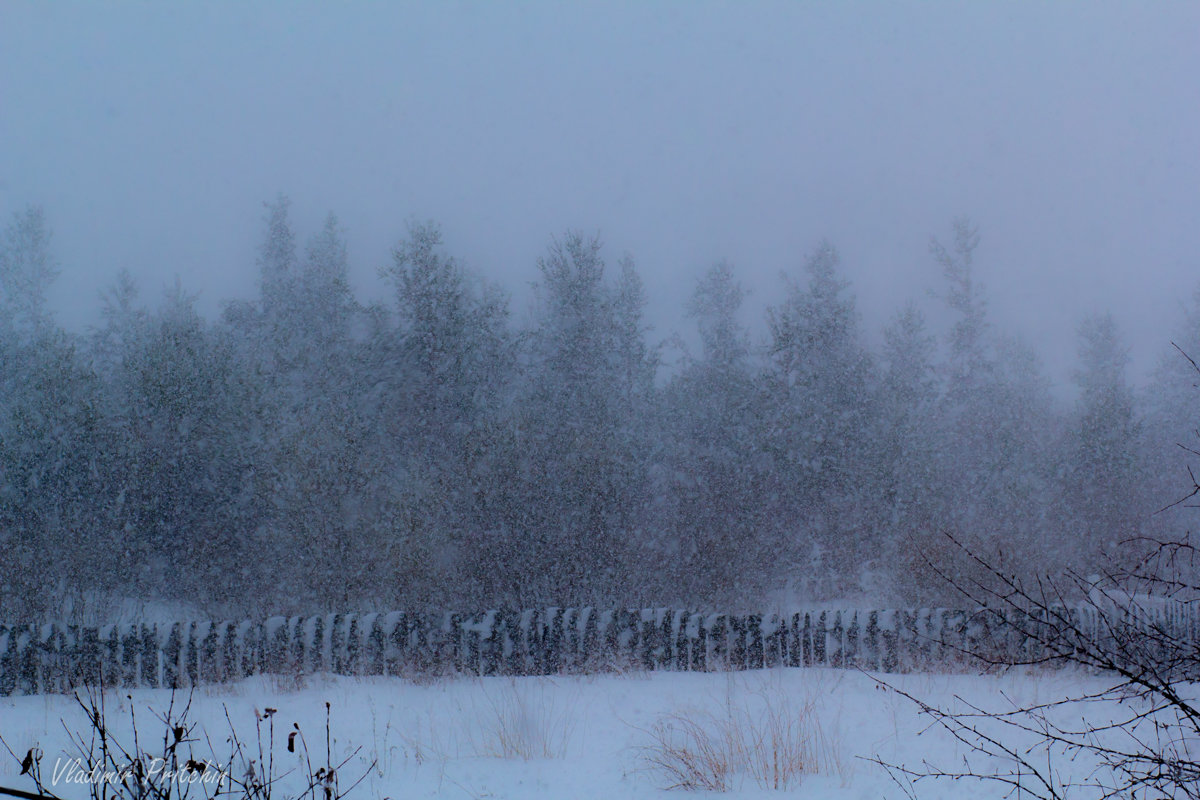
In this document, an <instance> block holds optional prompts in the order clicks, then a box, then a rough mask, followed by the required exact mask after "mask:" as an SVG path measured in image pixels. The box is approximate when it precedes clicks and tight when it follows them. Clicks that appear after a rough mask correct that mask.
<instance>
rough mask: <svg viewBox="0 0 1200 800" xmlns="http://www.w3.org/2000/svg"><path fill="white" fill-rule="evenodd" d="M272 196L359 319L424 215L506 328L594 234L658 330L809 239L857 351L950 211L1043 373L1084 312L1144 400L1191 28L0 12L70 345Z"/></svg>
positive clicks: (232, 235)
mask: <svg viewBox="0 0 1200 800" xmlns="http://www.w3.org/2000/svg"><path fill="white" fill-rule="evenodd" d="M279 192H284V193H286V194H288V195H290V196H291V198H292V199H293V201H294V210H295V221H296V223H297V227H298V228H299V229H301V231H303V232H307V231H310V230H312V229H315V228H316V226H317V225H319V223H320V221H321V219H322V218H323V216H324V214H325V213H326V212H327V211H329V210H333V211H335V212H336V213H337V214H338V215H339V217H340V218H341V220H342V222H343V224H344V225H345V227H346V228H347V230H348V233H349V241H350V247H351V258H352V261H353V270H354V272H353V277H354V280H355V285H356V291H357V293H358V295H359V296H360V297H361V298H364V299H366V298H373V297H379V296H381V294H382V292H383V291H384V290H383V287H382V285H381V284H380V282H379V279H378V278H377V270H378V268H379V267H380V266H381V265H382V264H384V263H385V262H386V261H387V260H388V258H389V256H388V253H389V250H390V248H391V246H392V245H393V244H395V242H396V240H397V239H398V238H400V237H401V236H402V234H403V232H404V229H405V222H406V221H407V220H410V219H413V218H419V219H425V218H433V219H436V220H438V221H439V222H441V223H442V225H443V228H444V230H445V233H446V238H447V242H448V245H449V249H450V250H451V251H452V252H453V253H454V254H456V255H457V256H459V257H460V258H462V259H463V260H464V261H465V262H466V263H467V264H468V265H470V266H471V267H472V268H474V269H475V270H477V271H479V272H481V273H483V274H485V275H487V276H489V277H492V278H494V279H496V280H498V281H499V282H501V283H502V284H503V285H505V286H506V287H507V288H508V289H509V290H510V291H511V292H512V294H513V295H514V311H515V312H516V315H517V318H518V319H522V318H523V317H524V309H525V308H526V306H527V296H528V291H527V287H528V284H529V282H530V281H532V280H534V279H535V278H536V275H537V273H536V267H535V263H536V259H537V257H538V256H539V254H541V253H542V252H543V251H544V249H545V246H546V244H547V242H548V241H549V239H550V237H551V236H552V235H554V234H561V233H562V232H563V231H565V230H567V229H581V230H584V231H589V232H599V233H600V234H601V235H602V237H603V239H604V241H605V242H606V244H607V248H608V251H607V252H608V255H609V256H610V261H613V262H615V261H616V259H617V258H618V257H619V256H620V255H621V254H622V253H624V252H629V253H631V254H632V255H633V256H634V258H635V260H636V261H637V263H638V265H639V268H640V270H641V272H642V275H643V277H644V279H645V281H646V285H647V291H648V294H649V299H650V313H651V316H652V320H653V322H654V324H655V328H656V330H655V334H654V335H655V336H656V337H658V338H662V337H665V336H667V335H669V334H670V333H671V332H672V331H673V330H675V329H680V328H683V327H684V326H685V324H686V323H685V321H684V320H683V319H682V311H681V309H682V306H683V301H684V299H685V298H686V296H687V295H688V294H689V293H690V290H691V287H692V285H693V283H694V281H695V278H696V277H697V276H698V275H699V274H700V273H701V272H702V271H703V270H704V269H705V268H706V267H707V266H709V265H710V264H711V263H713V262H714V261H716V260H717V259H719V258H727V259H728V260H730V261H731V262H732V263H733V264H734V265H735V267H736V268H737V270H738V273H739V274H740V276H741V279H742V280H743V282H744V283H745V284H746V285H747V286H748V287H750V288H751V290H752V294H751V297H750V300H749V305H750V308H751V313H752V315H753V316H755V317H761V313H760V312H761V309H762V307H763V306H765V305H766V304H769V303H771V302H774V301H775V299H776V298H777V297H778V294H779V291H780V286H781V283H780V279H779V276H780V273H781V272H784V271H789V272H792V273H796V272H798V270H799V268H800V266H801V264H802V263H803V259H804V256H805V254H806V253H807V252H808V251H810V250H811V249H812V248H813V246H814V245H815V244H816V243H817V242H818V241H819V240H820V239H821V238H822V237H828V238H829V239H830V240H831V241H833V242H834V244H835V245H837V247H838V248H839V249H840V251H841V253H842V256H843V261H844V265H845V270H846V274H847V276H848V277H849V278H850V279H852V280H853V282H854V290H855V292H856V294H857V296H858V299H859V303H860V308H861V310H862V312H863V319H864V323H865V326H866V329H867V330H868V331H869V332H871V334H872V335H875V332H877V331H878V329H879V328H880V327H881V326H882V325H883V324H884V323H885V322H886V321H887V319H888V317H890V315H891V314H892V313H893V312H894V311H895V310H896V309H897V307H898V306H899V305H900V304H901V303H902V302H903V301H904V300H906V299H908V298H913V299H915V300H917V301H918V302H920V303H921V304H923V305H925V306H927V307H929V308H931V309H932V308H934V307H935V306H936V301H935V300H933V299H932V298H930V297H929V294H928V293H929V290H930V289H935V288H936V287H937V286H938V277H939V276H938V272H937V269H936V267H935V266H934V264H933V262H932V261H931V259H930V257H929V255H928V241H929V237H930V235H932V234H938V235H942V236H948V234H949V227H950V220H951V219H952V217H954V216H955V215H960V214H966V215H969V216H970V217H972V218H973V219H974V220H975V221H976V222H977V223H978V224H979V226H980V228H981V230H982V233H983V244H982V246H981V249H980V252H979V262H978V268H979V271H980V276H981V278H982V280H983V282H984V283H985V285H986V287H987V290H988V293H989V296H990V301H991V310H992V312H993V314H994V318H995V319H996V321H997V323H998V324H1000V325H1001V326H1006V327H1019V328H1020V330H1022V331H1023V333H1024V335H1025V336H1026V337H1027V338H1028V339H1030V340H1031V341H1032V342H1034V343H1035V344H1036V346H1037V347H1038V349H1039V350H1040V352H1041V353H1042V355H1043V357H1044V360H1045V362H1046V364H1047V366H1048V369H1049V372H1050V374H1051V375H1052V376H1053V377H1055V379H1057V380H1059V381H1064V380H1065V379H1066V376H1067V375H1068V373H1069V371H1070V369H1071V364H1072V360H1073V358H1074V352H1075V333H1074V331H1075V327H1076V325H1077V323H1078V321H1079V319H1080V318H1081V317H1082V316H1083V315H1084V314H1086V313H1088V312H1089V311H1093V310H1098V309H1105V308H1109V309H1111V310H1113V311H1114V312H1115V313H1116V314H1117V316H1118V319H1119V320H1120V322H1121V323H1122V325H1123V327H1124V328H1125V330H1126V332H1127V334H1128V335H1129V339H1130V343H1131V345H1132V347H1133V354H1134V357H1135V359H1137V362H1138V373H1139V375H1140V374H1141V373H1143V372H1144V371H1145V369H1146V366H1147V365H1149V364H1151V363H1152V362H1153V360H1154V359H1156V358H1157V357H1158V356H1159V355H1160V354H1161V353H1162V352H1163V350H1164V348H1165V347H1166V346H1167V343H1168V342H1169V340H1170V338H1171V336H1172V333H1173V325H1174V324H1175V323H1176V322H1177V320H1178V316H1179V309H1180V308H1181V304H1182V302H1183V301H1184V300H1186V299H1187V298H1188V297H1189V296H1190V293H1191V292H1192V291H1193V290H1195V289H1196V288H1197V285H1198V284H1200V269H1198V267H1200V258H1198V254H1200V3H1195V2H1186V3H1184V2H1180V3H1127V4H1106V3H1097V2H1088V3H1069V4H1067V3H1032V2H1029V3H1007V2H1006V3H995V4H991V5H985V4H983V3H974V2H973V3H963V2H956V3H945V4H938V3H920V4H911V5H909V4H903V3H891V2H889V3H884V2H877V3H874V2H873V3H846V2H838V3H783V4H768V3H696V2H677V3H651V2H640V3H628V4H621V3H611V4H586V5H585V4H578V3H544V4H542V3H529V4H512V3H491V4H483V3H448V2H439V3H433V2H430V3H427V4H402V3H356V4H346V3H322V4H301V3H295V2H287V3H284V2H278V3H267V2H258V3H249V2H228V3H219V2H218V3H214V2H206V3H183V2H160V3H146V4H138V3H131V2H122V3H100V2H89V3H63V2H29V3H25V2H17V0H3V2H0V212H2V213H3V214H4V216H5V217H6V218H7V217H8V216H9V215H10V214H11V213H12V212H13V211H15V210H17V209H20V208H22V207H23V206H25V205H26V204H28V203H39V204H41V205H43V206H44V207H45V209H46V212H47V214H48V217H49V219H50V221H51V223H52V225H53V228H54V230H55V234H56V252H57V255H58V257H59V260H60V261H61V263H62V278H61V279H60V282H59V284H58V286H57V289H56V295H57V299H58V300H59V302H60V306H59V308H60V319H61V320H62V321H63V322H64V323H65V324H66V325H67V326H68V327H71V328H75V329H82V328H83V327H84V326H86V325H87V324H89V323H91V322H93V321H95V319H96V317H97V310H98V308H99V304H98V302H97V299H96V298H97V295H98V292H99V291H100V289H101V288H102V287H104V286H106V285H108V284H109V283H110V282H111V280H112V278H113V277H114V275H115V274H116V272H117V271H118V270H119V269H120V268H122V267H126V268H128V269H129V270H130V271H131V272H132V273H133V274H134V275H135V276H136V277H137V278H138V279H139V281H140V283H141V285H142V286H143V289H144V291H145V293H146V295H147V296H148V297H149V298H150V299H152V300H155V301H157V298H158V297H159V295H160V289H161V288H162V287H163V286H165V285H167V284H169V283H171V282H173V280H174V276H175V275H179V276H180V277H181V278H182V280H183V283H184V285H185V287H187V288H191V289H193V290H196V291H199V292H200V293H201V307H202V308H203V309H204V310H205V311H206V312H208V313H209V314H215V313H216V312H217V311H218V309H219V308H220V305H221V302H222V301H223V300H226V299H231V298H234V297H248V296H251V295H252V294H253V292H254V289H255V250H256V247H257V243H258V239H259V236H260V232H261V221H262V212H263V209H262V202H263V200H265V199H268V198H271V197H274V196H275V195H276V194H277V193H279Z"/></svg>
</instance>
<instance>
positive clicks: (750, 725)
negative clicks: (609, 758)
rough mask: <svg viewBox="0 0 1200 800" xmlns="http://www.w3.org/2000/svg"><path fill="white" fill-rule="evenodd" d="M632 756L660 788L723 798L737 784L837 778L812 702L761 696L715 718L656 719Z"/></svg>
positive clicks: (685, 714) (731, 704) (834, 757)
mask: <svg viewBox="0 0 1200 800" xmlns="http://www.w3.org/2000/svg"><path fill="white" fill-rule="evenodd" d="M645 732H646V733H647V734H648V736H649V743H648V744H646V745H644V746H642V747H641V748H639V749H638V753H639V757H640V759H641V761H642V764H643V765H644V766H645V767H646V768H647V769H648V770H650V771H651V772H654V773H657V774H658V775H660V776H661V777H662V778H663V780H664V787H663V788H667V789H690V790H703V791H716V792H723V791H729V790H731V789H733V788H734V781H735V779H736V778H737V777H739V776H740V777H743V778H746V779H749V780H752V781H754V783H755V784H757V785H758V786H759V787H760V788H762V789H787V788H789V787H791V786H793V785H795V784H796V783H797V782H799V780H800V779H801V777H802V776H803V775H806V774H811V773H815V772H831V773H834V774H839V775H842V774H844V767H843V765H842V763H841V759H840V757H839V756H838V754H837V752H836V750H835V748H834V747H833V746H832V743H831V741H830V739H829V738H828V737H827V736H826V735H825V733H824V731H823V730H822V727H821V724H820V720H819V718H818V716H817V713H816V709H815V704H814V703H813V702H812V701H806V702H795V701H793V699H792V698H790V697H789V696H787V695H777V694H775V693H771V692H768V691H766V690H760V691H756V692H752V693H750V694H749V695H748V696H742V697H738V698H735V697H734V696H733V695H732V694H730V695H728V696H727V697H726V701H725V703H724V705H723V707H722V708H721V710H720V711H719V712H713V711H704V710H697V709H691V710H687V711H676V712H672V713H669V714H664V715H662V716H660V717H659V718H658V719H657V720H656V721H655V722H654V723H653V724H652V725H651V726H650V728H649V729H648V730H646V731H645Z"/></svg>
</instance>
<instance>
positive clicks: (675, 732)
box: [0, 669, 1101, 800]
mask: <svg viewBox="0 0 1200 800" xmlns="http://www.w3.org/2000/svg"><path fill="white" fill-rule="evenodd" d="M885 677H886V680H888V681H889V682H890V683H892V684H893V685H895V686H896V687H898V688H900V689H902V690H904V691H906V692H909V693H911V694H913V695H915V696H918V697H921V698H923V699H928V700H929V701H931V702H937V703H945V704H949V703H952V702H955V697H956V696H959V697H962V698H964V699H966V700H969V701H971V702H974V703H976V704H978V705H982V706H989V707H993V708H1005V707H1011V703H1013V702H1018V703H1024V702H1034V701H1047V700H1050V699H1053V698H1056V697H1060V696H1062V695H1064V694H1066V693H1077V692H1080V691H1081V690H1086V689H1088V688H1100V685H1101V682H1100V681H1099V679H1097V678H1090V677H1086V676H1080V675H1079V674H1078V673H1043V674H1026V673H1009V674H1005V675H998V676H995V675H994V676H978V675H945V674H914V675H891V676H885ZM293 683H294V682H293ZM1092 684H1095V686H1092ZM169 699H170V692H168V691H165V690H137V691H133V692H128V693H127V692H110V693H109V694H108V695H107V698H106V703H107V708H106V713H107V716H108V719H109V720H110V726H112V727H113V729H114V730H115V731H117V732H118V735H120V734H119V732H120V731H128V728H129V725H130V723H129V716H130V711H131V710H132V711H133V712H134V713H135V714H136V717H137V719H138V727H139V731H140V733H141V736H142V737H143V741H142V747H143V749H150V746H148V745H147V740H153V741H154V743H155V744H157V745H158V746H160V747H161V741H160V740H161V738H162V733H163V725H162V724H161V723H160V722H157V721H156V720H155V718H154V716H153V714H154V713H161V712H162V710H163V709H164V708H165V706H166V704H167V702H168V700H169ZM181 699H184V700H186V697H185V698H180V697H177V698H176V701H177V703H178V702H179V701H180V700H181ZM327 702H328V703H329V704H330V719H331V730H332V736H333V741H332V749H333V760H334V761H335V762H338V761H340V760H342V759H343V758H345V757H346V756H348V755H350V754H352V753H353V752H354V751H355V749H356V748H361V750H359V751H358V753H357V755H353V757H351V758H350V761H349V762H348V763H347V764H346V766H345V767H343V768H342V770H341V771H340V773H339V781H340V785H341V788H342V789H345V788H346V787H347V786H348V785H349V784H350V783H352V782H353V781H354V780H355V779H357V778H358V777H359V776H362V775H364V774H365V776H366V778H365V780H364V782H363V783H362V784H361V785H360V786H358V788H356V789H355V790H354V791H353V792H352V793H351V794H350V795H349V796H348V800H353V798H362V800H378V799H379V798H391V800H407V798H425V797H447V798H464V799H469V798H546V799H547V800H551V799H553V800H562V799H564V798H603V799H604V800H619V799H621V798H643V797H645V798H652V797H662V796H673V797H678V796H690V793H687V792H680V791H678V790H677V791H674V792H668V790H667V787H669V786H670V785H671V783H672V782H673V780H672V779H671V778H670V777H669V776H668V775H667V774H665V773H663V772H662V771H661V770H657V769H654V768H652V767H651V766H649V761H651V760H653V759H654V758H655V756H657V755H662V749H661V748H659V747H657V746H656V742H659V741H661V740H662V738H663V737H666V738H668V739H671V738H672V737H674V738H673V741H675V742H676V743H677V744H689V741H688V740H687V739H686V730H687V729H689V727H690V726H693V725H694V726H696V727H697V729H702V730H705V731H707V732H709V733H712V734H714V739H713V740H712V741H714V742H716V741H718V740H719V739H720V737H719V736H716V734H717V733H721V732H725V733H726V734H728V733H729V732H730V731H735V738H736V739H737V741H738V742H739V747H740V748H741V752H742V753H743V756H742V758H741V763H738V764H736V765H735V766H736V771H735V773H734V774H732V775H731V776H730V778H729V783H730V790H729V791H728V793H726V794H723V795H716V796H726V797H747V798H750V797H753V798H761V797H771V798H779V797H801V798H881V797H884V798H890V797H904V796H906V794H905V792H904V791H902V789H901V788H900V787H899V786H897V784H896V783H894V782H893V781H892V779H891V778H889V777H888V775H887V774H886V773H885V772H884V770H883V769H881V768H880V767H879V766H877V765H875V764H873V763H871V762H869V761H868V760H866V759H869V758H872V757H876V756H878V757H881V758H882V759H884V760H885V761H890V762H903V763H908V764H910V765H913V766H917V765H919V764H920V762H921V761H922V759H927V760H930V761H933V762H940V763H942V764H943V765H945V766H954V765H955V762H959V764H961V759H960V753H961V750H962V746H961V745H957V743H955V742H954V741H953V740H952V739H951V738H950V737H949V736H947V735H946V734H944V733H942V732H941V731H939V730H937V729H930V730H926V729H927V728H928V727H929V720H928V718H925V717H922V716H921V715H920V714H919V713H918V711H917V709H916V708H915V707H914V706H913V704H912V703H911V702H910V701H909V700H907V699H905V698H903V697H900V696H898V695H897V694H895V693H894V692H892V691H890V690H888V689H887V688H886V687H885V686H883V685H882V684H881V683H880V682H878V681H877V680H876V679H874V678H873V677H872V676H870V675H867V674H863V673H858V672H854V671H850V670H832V669H778V670H764V671H754V672H741V673H710V674H687V673H683V674H679V673H636V672H635V673H630V674H625V675H600V676H582V677H553V678H516V679H512V678H483V679H473V678H449V679H442V680H437V681H432V682H430V681H424V682H412V681H408V680H402V679H398V678H360V679H351V678H329V677H309V678H305V679H304V680H303V683H302V684H301V685H288V682H287V681H282V680H280V679H277V678H267V677H259V678H254V679H250V680H246V681H244V682H241V683H238V684H234V685H231V686H223V687H209V688H203V689H198V690H196V693H195V695H194V696H193V697H192V712H191V718H192V719H193V720H194V721H195V722H197V723H198V729H197V733H200V732H204V733H206V734H207V738H208V739H209V740H210V742H211V745H212V750H215V751H216V752H217V754H218V755H226V754H227V753H228V750H229V745H228V744H227V742H226V740H227V738H228V737H229V730H230V721H231V722H232V724H233V725H234V726H235V727H236V728H237V731H238V736H239V737H240V738H241V739H242V740H243V742H244V743H248V744H249V745H250V749H251V750H252V751H253V752H254V753H255V754H257V735H256V732H255V725H256V714H259V715H261V714H263V713H264V712H265V711H266V710H267V709H269V708H272V709H277V711H276V712H275V714H274V717H273V721H274V725H275V759H276V763H275V769H276V772H277V773H281V772H287V771H289V770H292V772H291V774H290V775H289V776H288V777H287V778H285V779H284V784H283V785H284V786H285V787H286V786H287V785H294V782H296V781H298V780H299V778H300V775H301V774H302V773H301V771H300V770H299V769H298V768H299V766H300V762H299V760H298V758H299V757H298V755H296V754H292V753H288V752H287V747H286V739H287V734H288V732H290V731H294V730H295V728H294V727H293V723H295V724H298V725H299V730H300V731H301V732H303V734H304V737H305V741H306V742H307V744H308V748H309V750H310V751H311V752H312V755H311V763H312V764H313V765H318V764H323V763H324V754H325V714H326V708H325V704H326V703H327ZM226 712H227V713H228V718H229V721H227V720H226V716H225V715H226ZM60 720H63V721H65V727H66V728H68V729H72V730H76V731H81V730H86V728H87V726H86V721H85V716H84V714H83V712H82V711H81V710H80V709H79V707H78V706H77V705H76V704H75V702H74V700H73V699H72V698H69V697H62V696H48V697H13V698H3V699H0V736H2V737H3V739H4V740H5V742H6V743H7V744H8V746H9V747H10V748H11V749H12V750H13V751H15V752H16V753H17V756H23V755H24V754H25V753H26V752H27V750H28V749H29V748H30V747H34V746H36V747H40V748H41V750H42V751H43V753H44V757H43V761H42V770H43V775H44V777H45V778H46V779H47V780H49V779H50V778H51V773H52V772H53V769H54V765H55V762H56V761H57V760H58V759H59V758H60V757H68V756H73V755H74V754H75V752H74V750H72V748H71V745H70V742H69V741H68V738H67V733H66V731H65V730H64V724H63V722H60ZM114 721H115V722H114ZM772 721H773V722H774V723H775V727H774V728H773V729H772V727H771V724H770V723H771V722H772ZM266 725H267V723H266V722H262V723H261V726H262V730H263V732H264V734H265V733H266V732H267V728H266ZM772 731H774V734H772ZM922 731H925V732H922ZM126 735H127V734H126ZM773 736H774V739H775V741H776V743H779V741H781V740H786V743H787V744H788V746H790V747H792V748H793V751H794V753H795V756H796V757H795V758H791V759H790V760H791V761H792V762H794V763H802V764H803V770H804V771H803V773H802V774H800V775H798V776H796V777H792V778H791V779H789V780H778V773H772V771H771V770H770V769H769V768H768V769H765V770H764V769H761V768H760V769H758V770H757V772H758V773H759V776H758V777H756V776H755V772H756V770H755V768H754V767H753V765H752V764H751V763H750V762H751V761H752V760H753V758H754V756H753V755H745V754H746V753H748V752H749V751H751V750H753V749H754V748H753V743H754V742H756V741H760V740H761V741H763V745H764V747H763V748H760V750H761V749H766V744H767V742H769V741H771V739H772V737H773ZM756 737H759V738H756ZM727 739H728V737H726V739H725V740H721V741H726V740H727ZM691 744H695V743H694V742H691ZM956 745H957V746H956ZM196 746H197V748H199V747H200V745H196ZM297 749H300V748H297ZM212 750H209V751H208V752H212ZM199 752H200V751H199V749H198V750H197V753H198V754H199ZM759 755H762V753H760V754H759ZM0 756H2V757H0V786H7V787H15V788H22V789H31V788H32V786H31V785H30V783H29V782H28V779H27V778H25V777H21V776H20V775H19V774H18V773H19V772H20V764H19V763H18V761H17V760H15V759H14V758H13V757H12V756H10V755H9V754H8V753H7V752H3V750H2V749H0ZM372 764H373V765H374V766H372ZM764 772H765V773H766V774H763V773H764ZM773 775H774V776H775V777H772V776H773ZM784 778H787V776H786V775H785V776H784ZM775 782H779V783H785V784H786V785H785V788H782V789H774V788H770V785H771V784H772V783H775ZM917 788H918V792H919V796H920V797H922V798H960V797H998V796H1002V795H1003V791H1002V787H998V786H994V785H993V786H989V785H984V784H975V783H971V784H969V785H968V784H964V783H942V784H937V783H932V782H923V783H921V784H919V785H918V787H917ZM55 791H56V792H57V793H58V794H59V795H60V796H63V797H66V798H74V797H84V796H86V789H85V788H84V787H81V786H80V785H79V784H68V783H60V785H58V786H56V787H55ZM284 796H285V795H284V794H281V793H279V792H277V793H276V798H282V797H284ZM699 796H710V795H709V794H708V793H705V792H702V793H700V794H699Z"/></svg>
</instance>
